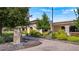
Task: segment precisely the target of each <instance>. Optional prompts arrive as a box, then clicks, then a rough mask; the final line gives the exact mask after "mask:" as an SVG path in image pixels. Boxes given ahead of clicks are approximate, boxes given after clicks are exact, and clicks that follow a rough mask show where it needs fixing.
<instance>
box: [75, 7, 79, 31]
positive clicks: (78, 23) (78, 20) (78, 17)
mask: <svg viewBox="0 0 79 59" xmlns="http://www.w3.org/2000/svg"><path fill="white" fill-rule="evenodd" d="M74 12H75V15H76V20H75V22H74V23H75V26H76V28H77V31H79V8H77V9H76V11H75V10H74Z"/></svg>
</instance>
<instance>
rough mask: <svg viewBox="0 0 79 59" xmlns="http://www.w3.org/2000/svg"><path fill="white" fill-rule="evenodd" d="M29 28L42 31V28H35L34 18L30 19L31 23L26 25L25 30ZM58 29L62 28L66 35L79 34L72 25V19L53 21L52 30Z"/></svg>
mask: <svg viewBox="0 0 79 59" xmlns="http://www.w3.org/2000/svg"><path fill="white" fill-rule="evenodd" d="M51 24H52V23H50V27H51ZM51 28H52V27H51ZM30 29H34V30H36V31H39V32H41V33H42V29H40V30H38V29H37V26H36V20H35V21H31V24H30V25H29V26H28V27H27V31H28V32H30ZM60 29H63V30H64V31H65V32H66V33H67V35H79V31H78V30H77V28H76V27H75V26H74V22H73V21H64V22H55V23H53V31H54V32H57V31H58V30H60ZM50 31H51V29H50Z"/></svg>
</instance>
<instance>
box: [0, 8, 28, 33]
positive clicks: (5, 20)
mask: <svg viewBox="0 0 79 59" xmlns="http://www.w3.org/2000/svg"><path fill="white" fill-rule="evenodd" d="M28 13H29V8H25V7H12V8H11V7H2V8H0V32H1V29H2V27H11V28H14V27H16V26H22V25H27V24H28V22H29V19H28V17H27V15H28Z"/></svg>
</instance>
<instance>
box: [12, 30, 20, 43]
mask: <svg viewBox="0 0 79 59" xmlns="http://www.w3.org/2000/svg"><path fill="white" fill-rule="evenodd" d="M20 38H21V32H20V30H19V29H14V36H13V44H20V41H21V39H20Z"/></svg>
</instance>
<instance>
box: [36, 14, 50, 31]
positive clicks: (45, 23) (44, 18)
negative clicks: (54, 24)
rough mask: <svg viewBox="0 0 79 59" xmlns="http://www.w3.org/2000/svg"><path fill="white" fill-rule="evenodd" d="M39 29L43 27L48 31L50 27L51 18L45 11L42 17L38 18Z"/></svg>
mask: <svg viewBox="0 0 79 59" xmlns="http://www.w3.org/2000/svg"><path fill="white" fill-rule="evenodd" d="M37 20H38V21H37V29H42V30H43V31H45V30H46V31H47V30H48V29H50V24H49V21H48V20H49V18H48V16H47V15H46V13H43V15H42V19H39V18H37Z"/></svg>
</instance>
